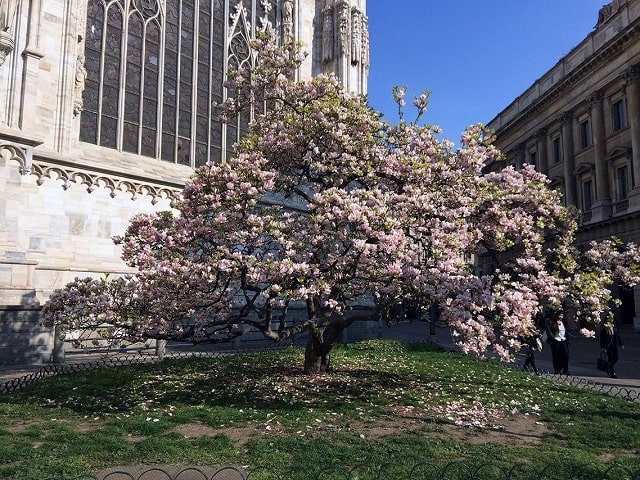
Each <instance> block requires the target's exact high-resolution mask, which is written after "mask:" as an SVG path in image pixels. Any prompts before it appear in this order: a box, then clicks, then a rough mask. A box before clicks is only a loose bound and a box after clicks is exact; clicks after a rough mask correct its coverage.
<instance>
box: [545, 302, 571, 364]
mask: <svg viewBox="0 0 640 480" xmlns="http://www.w3.org/2000/svg"><path fill="white" fill-rule="evenodd" d="M547 341H548V342H549V346H550V347H551V358H552V360H553V371H554V373H556V374H564V375H571V374H570V373H569V342H568V340H567V329H566V326H565V324H564V313H562V310H558V311H557V312H556V313H555V314H554V315H553V316H552V317H551V319H550V321H549V325H548V327H547Z"/></svg>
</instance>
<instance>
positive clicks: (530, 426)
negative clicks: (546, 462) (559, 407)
mask: <svg viewBox="0 0 640 480" xmlns="http://www.w3.org/2000/svg"><path fill="white" fill-rule="evenodd" d="M329 427H331V428H329ZM339 430H343V429H341V428H339V427H335V426H325V427H324V428H322V429H319V430H316V431H308V430H307V431H305V432H304V434H301V436H307V437H311V438H313V437H314V435H317V434H326V433H325V432H327V431H339ZM421 430H427V431H425V435H429V436H432V437H435V438H442V439H449V440H458V441H463V442H471V443H475V444H488V443H492V444H497V445H509V446H537V445H540V444H541V443H542V439H543V437H544V436H545V435H546V434H547V433H548V432H549V430H548V428H547V426H546V425H545V424H544V423H543V422H541V421H539V420H537V419H536V417H534V416H531V415H513V416H510V417H506V418H502V419H500V425H499V426H496V427H492V428H474V427H468V426H459V425H455V424H454V423H449V422H444V421H442V420H441V419H437V418H433V417H431V416H429V415H428V414H427V413H426V412H414V411H413V410H411V409H407V408H398V409H393V410H392V411H391V413H390V415H389V416H387V417H386V418H384V419H378V420H376V421H375V422H355V423H351V424H350V426H349V427H348V428H346V429H344V430H343V431H350V432H355V433H358V434H360V435H361V436H363V437H364V438H367V439H374V440H375V439H380V438H382V437H386V436H394V435H401V434H404V433H407V432H417V431H421ZM174 431H175V432H177V433H179V434H180V435H182V436H184V437H185V438H198V437H203V436H212V437H213V436H216V435H220V434H222V435H226V436H227V437H229V438H230V439H231V440H233V442H234V443H236V444H237V445H239V446H243V445H245V444H246V443H247V442H248V441H249V440H251V439H254V438H258V437H268V436H272V435H273V436H281V435H284V434H285V433H292V434H293V432H285V431H284V429H283V428H282V426H281V425H280V424H278V423H276V424H274V425H272V426H267V427H266V428H265V426H264V424H252V425H248V426H246V427H225V428H213V427H209V426H206V425H202V424H199V423H189V424H184V425H179V426H177V427H176V428H175V429H174ZM298 433H300V432H298Z"/></svg>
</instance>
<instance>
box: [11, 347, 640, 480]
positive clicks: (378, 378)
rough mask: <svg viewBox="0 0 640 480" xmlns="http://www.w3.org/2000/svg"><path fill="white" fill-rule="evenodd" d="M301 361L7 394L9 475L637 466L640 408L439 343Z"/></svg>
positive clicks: (161, 370) (291, 353)
mask: <svg viewBox="0 0 640 480" xmlns="http://www.w3.org/2000/svg"><path fill="white" fill-rule="evenodd" d="M302 357H303V351H302V350H301V349H299V348H290V349H287V350H284V351H272V352H261V353H256V354H243V355H225V356H219V357H215V358H191V359H186V360H185V359H182V360H166V361H164V362H162V363H159V364H153V365H151V364H149V365H135V366H129V367H115V368H103V369H97V370H92V371H87V372H83V373H74V374H67V375H62V376H59V377H55V378H50V379H47V380H43V381H41V382H38V383H36V384H34V385H32V386H30V387H29V388H26V389H24V390H21V391H19V392H16V393H12V394H5V395H2V396H0V478H3V479H21V480H43V479H45V478H48V477H58V478H75V477H77V476H78V475H80V474H92V475H94V474H96V472H98V471H100V470H102V469H104V468H107V467H115V466H119V465H133V464H141V463H148V464H163V465H164V464H166V465H189V464H195V465H202V466H215V465H235V466H245V467H248V468H249V469H252V468H254V469H255V468H257V467H258V466H265V467H269V468H272V469H274V470H277V471H279V472H282V471H285V470H288V469H290V468H295V470H296V471H300V472H302V473H301V474H300V476H299V477H298V478H314V477H315V475H316V474H317V473H319V472H322V471H326V470H328V469H330V468H332V467H336V468H338V469H342V468H346V469H350V468H354V467H355V466H357V465H367V466H369V467H376V468H377V467H383V468H387V469H389V470H394V469H395V470H398V472H400V471H402V472H407V471H409V470H410V469H411V467H412V466H414V465H416V464H420V463H429V464H435V465H439V466H445V465H447V464H448V463H451V462H456V461H459V460H463V461H465V462H466V463H467V464H470V465H475V464H477V465H481V464H484V463H487V462H489V463H491V464H495V465H504V466H509V465H513V464H517V463H524V464H527V465H529V467H530V468H532V469H538V470H541V469H542V468H544V466H546V465H549V464H555V463H557V464H560V465H563V466H569V467H570V466H571V465H576V466H577V465H580V466H581V468H584V467H585V466H593V467H596V468H600V469H601V470H602V469H604V468H607V466H609V465H610V464H620V465H624V466H627V467H628V468H630V469H631V470H632V471H633V472H635V471H636V470H638V469H640V457H639V456H638V451H639V450H640V404H638V403H633V402H630V401H627V400H622V399H617V398H613V397H610V396H607V395H604V394H599V393H595V392H592V391H588V390H581V389H576V388H573V387H570V386H567V385H563V384H559V383H555V382H553V381H550V380H547V379H544V378H540V377H536V376H533V375H529V374H525V373H523V372H520V371H516V370H511V369H508V368H505V367H504V366H501V365H499V364H498V363H496V362H493V361H477V360H474V359H472V358H468V357H466V356H464V355H462V354H459V353H452V352H447V351H443V350H441V349H439V348H438V347H435V346H429V345H411V346H404V345H402V344H400V343H398V342H393V341H377V340H375V341H366V342H361V343H357V344H352V345H344V346H339V347H337V348H336V350H335V351H334V354H333V357H332V371H331V373H329V374H326V375H321V376H315V377H310V376H306V375H304V374H303V373H302V370H301V365H302V360H303V358H302ZM405 474H406V473H405ZM358 478H367V477H366V475H364V474H363V475H361V476H359V477H358ZM585 478H588V476H586V477H585ZM611 478H624V477H615V474H614V473H612V474H611Z"/></svg>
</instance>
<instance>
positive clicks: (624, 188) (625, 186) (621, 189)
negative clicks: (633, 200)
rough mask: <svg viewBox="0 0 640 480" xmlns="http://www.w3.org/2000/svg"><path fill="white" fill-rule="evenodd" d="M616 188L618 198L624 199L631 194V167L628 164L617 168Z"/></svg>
mask: <svg viewBox="0 0 640 480" xmlns="http://www.w3.org/2000/svg"><path fill="white" fill-rule="evenodd" d="M616 188H617V191H616V194H617V196H618V200H624V199H625V198H627V197H628V196H629V167H628V166H627V165H622V166H620V167H618V168H616Z"/></svg>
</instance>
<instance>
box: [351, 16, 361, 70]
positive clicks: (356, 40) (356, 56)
mask: <svg viewBox="0 0 640 480" xmlns="http://www.w3.org/2000/svg"><path fill="white" fill-rule="evenodd" d="M361 56H362V14H361V13H360V11H359V10H358V9H356V8H354V9H353V10H352V11H351V63H352V64H353V65H357V64H358V63H360V60H361Z"/></svg>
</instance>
